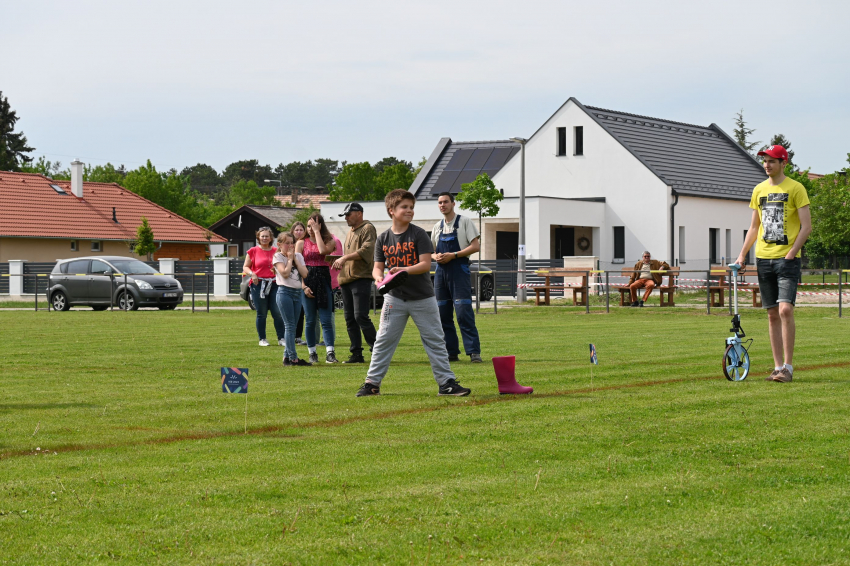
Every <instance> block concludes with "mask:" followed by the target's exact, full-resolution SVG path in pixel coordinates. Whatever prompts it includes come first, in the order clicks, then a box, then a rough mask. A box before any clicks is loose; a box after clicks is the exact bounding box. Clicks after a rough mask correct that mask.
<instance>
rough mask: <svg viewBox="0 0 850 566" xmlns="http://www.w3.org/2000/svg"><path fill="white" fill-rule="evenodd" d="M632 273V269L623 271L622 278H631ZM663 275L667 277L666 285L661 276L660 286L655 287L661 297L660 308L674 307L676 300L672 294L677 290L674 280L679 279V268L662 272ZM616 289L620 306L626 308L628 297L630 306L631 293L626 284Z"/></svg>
mask: <svg viewBox="0 0 850 566" xmlns="http://www.w3.org/2000/svg"><path fill="white" fill-rule="evenodd" d="M634 271H635V270H634V269H623V270H622V272H621V274H622V275H623V277H631V276H632V273H634ZM664 273H665V274H666V275H667V284H666V285H665V284H664V276H663V275H662V278H661V285H659V286H658V287H656V289H658V293H659V294H660V295H661V306H662V307H675V306H676V300H675V299H674V298H673V294H674V293H675V292H676V289H678V286H677V285H676V278H677V277H679V268H678V267H671V268H670V269H668V270H666V271H664ZM616 289H617V291H619V292H620V306H621V307H624V306H626V297H629V304H631V291H630V290H629V286H628V284H624V285H622V286H620V287H616ZM665 296H666V301H665Z"/></svg>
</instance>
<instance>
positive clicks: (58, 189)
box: [50, 185, 68, 195]
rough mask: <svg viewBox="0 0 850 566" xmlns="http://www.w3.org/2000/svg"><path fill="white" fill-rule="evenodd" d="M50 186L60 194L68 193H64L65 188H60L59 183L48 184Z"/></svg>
mask: <svg viewBox="0 0 850 566" xmlns="http://www.w3.org/2000/svg"><path fill="white" fill-rule="evenodd" d="M50 187H51V188H52V189H53V190H54V191H56V192H57V193H59V194H60V195H67V194H68V193H66V192H65V189H63V188H62V187H60V186H59V185H50Z"/></svg>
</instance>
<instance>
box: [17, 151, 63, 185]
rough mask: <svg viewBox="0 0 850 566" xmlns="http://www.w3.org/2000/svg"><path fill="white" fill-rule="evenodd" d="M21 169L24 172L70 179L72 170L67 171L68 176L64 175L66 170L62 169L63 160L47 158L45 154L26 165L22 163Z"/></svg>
mask: <svg viewBox="0 0 850 566" xmlns="http://www.w3.org/2000/svg"><path fill="white" fill-rule="evenodd" d="M21 171H22V172H24V173H37V174H39V175H44V176H45V177H50V178H51V179H70V178H71V172H70V171H67V174H68V176H67V177H63V175H64V174H65V173H66V171H63V170H62V162H61V161H55V162H54V161H50V160H49V159H45V158H44V156H43V155H41V156H39V158H38V160H36V161H31V162H29V163H27V164H25V165H21Z"/></svg>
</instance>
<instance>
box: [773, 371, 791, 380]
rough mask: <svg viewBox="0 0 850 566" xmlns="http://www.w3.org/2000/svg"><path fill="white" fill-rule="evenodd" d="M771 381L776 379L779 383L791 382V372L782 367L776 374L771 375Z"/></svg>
mask: <svg viewBox="0 0 850 566" xmlns="http://www.w3.org/2000/svg"><path fill="white" fill-rule="evenodd" d="M773 381H778V382H779V383H791V372H790V371H788V370H787V369H786V368H782V369H781V370H779V371H778V372H776V375H775V376H774V377H773Z"/></svg>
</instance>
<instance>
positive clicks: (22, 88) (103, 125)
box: [0, 0, 850, 173]
mask: <svg viewBox="0 0 850 566" xmlns="http://www.w3.org/2000/svg"><path fill="white" fill-rule="evenodd" d="M0 19H2V20H3V26H2V28H3V31H2V34H0V49H1V50H2V51H0V52H2V53H5V54H6V55H5V56H4V57H3V58H0V91H2V93H3V96H5V97H8V99H9V102H10V104H11V106H12V108H13V109H14V110H16V111H17V113H18V116H19V118H20V119H19V122H18V128H17V130H18V131H23V132H24V134H25V135H26V136H27V138H28V140H29V142H30V145H31V146H33V147H35V148H36V151H35V152H34V153H33V155H34V156H40V155H44V156H45V157H46V158H47V159H50V160H52V161H57V160H58V161H61V162H62V163H63V165H67V163H68V162H70V161H71V160H72V159H74V158H80V159H82V160H83V161H85V162H88V163H91V164H103V163H106V162H111V163H113V164H115V165H116V166H117V165H119V164H124V165H126V166H127V167H128V168H136V167H138V166H139V165H142V164H144V163H145V161H146V160H148V159H150V160H151V161H152V162H153V164H154V165H155V166H156V167H157V168H158V169H162V170H165V169H170V168H176V169H178V170H180V169H182V168H183V167H186V166H189V165H194V164H196V163H206V164H208V165H211V166H213V167H215V168H216V169H218V170H219V171H220V170H222V169H223V168H224V167H225V166H227V165H228V164H229V163H232V162H234V161H237V160H241V159H258V160H259V161H260V163H262V164H265V163H268V164H271V165H272V166H273V167H274V166H276V165H277V164H279V163H288V162H291V161H295V160H297V161H306V160H308V159H316V158H325V157H326V158H332V159H338V160H340V161H343V160H345V161H348V162H359V161H369V162H372V163H374V162H375V161H377V160H379V159H381V158H383V157H387V156H394V157H398V158H400V159H405V160H409V161H412V162H413V163H416V162H418V161H419V160H420V159H421V158H422V157H424V156H428V155H430V153H431V151H432V150H433V149H434V147H435V146H436V144H437V142H438V141H439V139H440V138H441V137H450V138H452V139H453V140H455V141H472V140H485V139H507V138H510V137H515V136H522V137H528V136H530V135H531V134H532V133H533V132H534V131H535V130H536V129H537V128H538V127H539V126H540V125H541V124H543V122H544V121H545V120H546V119H547V118H548V117H549V116H550V115H551V114H552V113H554V112H555V111H556V110H557V109H558V107H559V106H560V105H561V104H563V102H564V101H566V100H567V99H568V98H569V97H571V96H574V97H576V98H577V99H578V100H579V101H581V102H582V103H584V104H585V105H590V106H598V107H603V108H609V109H614V110H619V111H623V112H630V113H634V114H640V115H644V116H652V117H658V118H665V119H669V120H675V121H679V122H686V123H691V124H698V125H709V124H711V123H716V124H717V125H719V126H720V127H721V128H723V129H724V130H725V131H726V132H727V133H729V134H730V135H731V134H732V129H733V128H734V118H735V114H736V113H737V112H738V111H740V110H741V109H743V114H744V119H745V120H746V121H747V122H748V125H749V126H750V127H752V128H755V130H756V131H755V134H754V136H753V139H754V140H755V141H759V140H760V141H763V142H767V141H768V140H769V139H770V137H771V136H772V135H774V134H777V133H782V134H784V135H785V136H786V137H787V138H788V139H789V140H790V141H791V143H792V149H793V150H795V151H796V156H795V161H796V162H797V164H798V165H799V166H801V167H804V168H806V167H809V168H811V170H812V171H814V172H820V173H826V172H832V171H835V170H837V169H840V168H842V167H845V166H847V162H846V159H847V153H848V152H850V140H848V137H847V135H846V133H847V132H848V130H850V127H848V126H850V104H848V101H850V73H848V61H850V33H847V30H848V26H847V22H848V21H850V2H845V1H816V0H811V1H808V2H800V1H784V0H775V1H773V2H771V3H769V4H767V3H764V2H746V1H741V0H737V1H732V2H726V1H715V2H704V3H696V2H682V1H681V0H676V1H669V2H667V1H644V2H635V1H633V0H630V1H620V0H609V1H608V2H587V1H583V2H574V1H572V0H561V1H555V2H542V1H541V2H536V1H533V0H525V1H522V2H518V1H516V0H510V1H501V0H488V1H486V2H479V1H474V2H473V1H469V2H466V1H463V0H453V1H442V0H428V1H427V2H423V1H420V2H407V1H404V0H395V1H392V2H389V1H387V2H383V1H372V0H360V1H358V2H350V1H345V2H332V1H326V2H323V1H321V0H315V1H313V2H289V1H282V0H279V1H261V0H256V1H252V0H242V1H240V2H232V1H229V2H222V1H217V0H205V1H203V2H195V1H183V0H168V1H159V0H145V1H130V0H125V1H122V2H114V1H107V2H100V1H87V0H77V1H75V2H67V0H62V1H40V0H30V1H27V2H21V1H20V0H0Z"/></svg>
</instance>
